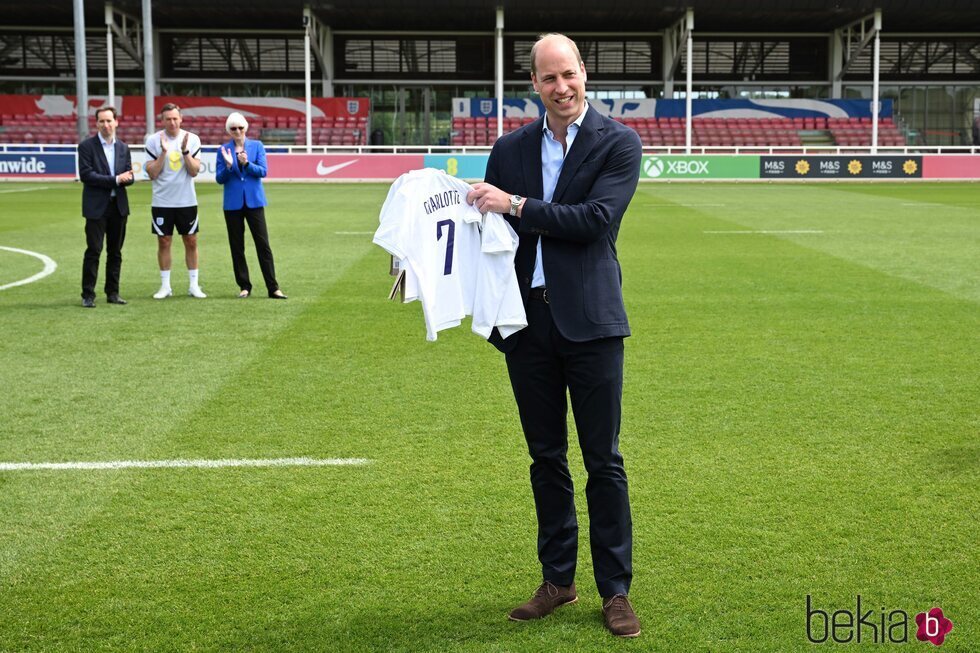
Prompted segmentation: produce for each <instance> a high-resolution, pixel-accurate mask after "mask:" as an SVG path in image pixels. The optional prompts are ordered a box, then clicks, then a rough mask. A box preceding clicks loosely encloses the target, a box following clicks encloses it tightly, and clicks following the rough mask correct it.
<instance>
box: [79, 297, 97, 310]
mask: <svg viewBox="0 0 980 653" xmlns="http://www.w3.org/2000/svg"><path fill="white" fill-rule="evenodd" d="M82 308H95V298H94V297H82Z"/></svg>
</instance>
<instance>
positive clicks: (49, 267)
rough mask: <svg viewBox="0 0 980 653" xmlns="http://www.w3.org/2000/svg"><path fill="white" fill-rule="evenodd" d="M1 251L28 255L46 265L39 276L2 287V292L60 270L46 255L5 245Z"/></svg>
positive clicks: (0, 288)
mask: <svg viewBox="0 0 980 653" xmlns="http://www.w3.org/2000/svg"><path fill="white" fill-rule="evenodd" d="M0 249H5V250H7V251H8V252H16V253H17V254H27V255H28V256H33V257H34V258H37V259H40V260H41V262H43V263H44V269H43V270H41V271H40V272H38V273H37V274H35V275H33V276H30V277H27V278H26V279H21V280H20V281H14V282H12V283H8V284H6V285H3V286H0V290H6V289H7V288H13V287H15V286H25V285H27V284H29V283H33V282H35V281H38V280H39V279H43V278H44V277H46V276H48V275H49V274H51V273H52V272H54V271H55V270H57V269H58V264H57V263H55V262H54V259H52V258H51V257H49V256H45V255H44V254H38V253H37V252H31V251H29V250H26V249H17V248H16V247H4V246H3V245H0Z"/></svg>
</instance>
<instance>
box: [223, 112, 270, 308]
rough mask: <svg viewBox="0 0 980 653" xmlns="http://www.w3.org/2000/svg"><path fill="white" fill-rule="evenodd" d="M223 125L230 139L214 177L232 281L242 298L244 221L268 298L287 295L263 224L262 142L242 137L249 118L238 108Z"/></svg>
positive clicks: (246, 291) (248, 286) (248, 287)
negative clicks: (220, 188)
mask: <svg viewBox="0 0 980 653" xmlns="http://www.w3.org/2000/svg"><path fill="white" fill-rule="evenodd" d="M225 129H226V130H227V131H228V133H229V134H230V135H231V140H230V141H229V142H227V143H225V144H224V145H222V146H221V150H220V151H219V152H218V162H217V166H216V171H217V174H216V177H217V180H218V183H219V184H222V185H223V186H224V187H225V199H224V209H225V226H227V227H228V244H229V245H231V262H232V265H233V266H234V268H235V281H236V282H237V283H238V287H239V288H240V289H241V292H239V293H238V296H239V297H240V298H242V299H244V298H246V297H248V296H249V295H251V294H252V282H251V281H249V278H248V263H246V262H245V223H246V222H248V229H249V231H251V232H252V240H254V241H255V253H256V254H258V257H259V267H261V268H262V277H263V278H264V279H265V287H266V289H267V290H268V291H269V297H270V298H271V299H286V295H285V293H283V292H282V290H280V289H279V283H278V282H277V281H276V266H275V263H274V262H273V260H272V248H271V247H269V231H268V229H267V228H266V225H265V206H266V204H267V202H266V201H265V190H264V189H263V188H262V177H265V175H266V163H265V146H263V145H262V141H255V140H251V139H246V138H245V132H246V130H248V121H247V120H245V116H243V115H242V114H240V113H238V112H237V111H236V112H234V113H232V114H231V115H230V116H228V119H227V120H226V121H225Z"/></svg>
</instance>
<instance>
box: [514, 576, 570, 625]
mask: <svg viewBox="0 0 980 653" xmlns="http://www.w3.org/2000/svg"><path fill="white" fill-rule="evenodd" d="M576 601H578V595H577V594H576V593H575V583H572V584H571V585H569V586H568V587H559V586H558V585H555V584H554V583H552V582H551V581H547V580H546V581H545V582H543V583H541V587H539V588H538V589H537V591H536V592H535V593H534V596H532V597H531V600H530V601H528V602H527V603H525V604H524V605H519V606H517V607H516V608H514V609H513V610H512V611H511V613H510V615H508V616H509V617H510V619H511V621H530V620H531V619H540V618H541V617H547V616H548V615H549V614H551V613H552V612H554V611H555V609H556V608H559V607H561V606H563V605H565V604H566V603H575V602H576Z"/></svg>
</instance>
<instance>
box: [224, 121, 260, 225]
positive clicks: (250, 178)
mask: <svg viewBox="0 0 980 653" xmlns="http://www.w3.org/2000/svg"><path fill="white" fill-rule="evenodd" d="M221 147H226V148H228V149H229V150H231V152H232V159H233V160H232V162H231V167H228V165H227V164H226V163H225V157H223V156H222V155H221V150H218V154H217V155H218V161H217V166H216V167H215V170H216V173H215V178H216V179H217V180H218V183H219V184H222V185H223V186H224V187H225V199H224V208H225V210H226V211H237V210H238V209H242V208H246V207H247V208H250V209H257V208H259V207H260V206H266V205H267V204H268V202H266V200H265V189H264V188H262V177H265V175H266V172H267V171H268V168H267V165H266V162H265V146H264V145H262V141H253V140H251V139H249V138H246V139H245V154H247V155H248V165H246V166H245V169H244V170H243V169H242V167H241V166H240V165H238V157H237V156H236V155H235V141H234V140H231V141H228V142H227V143H224V144H223V145H222V146H221Z"/></svg>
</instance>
